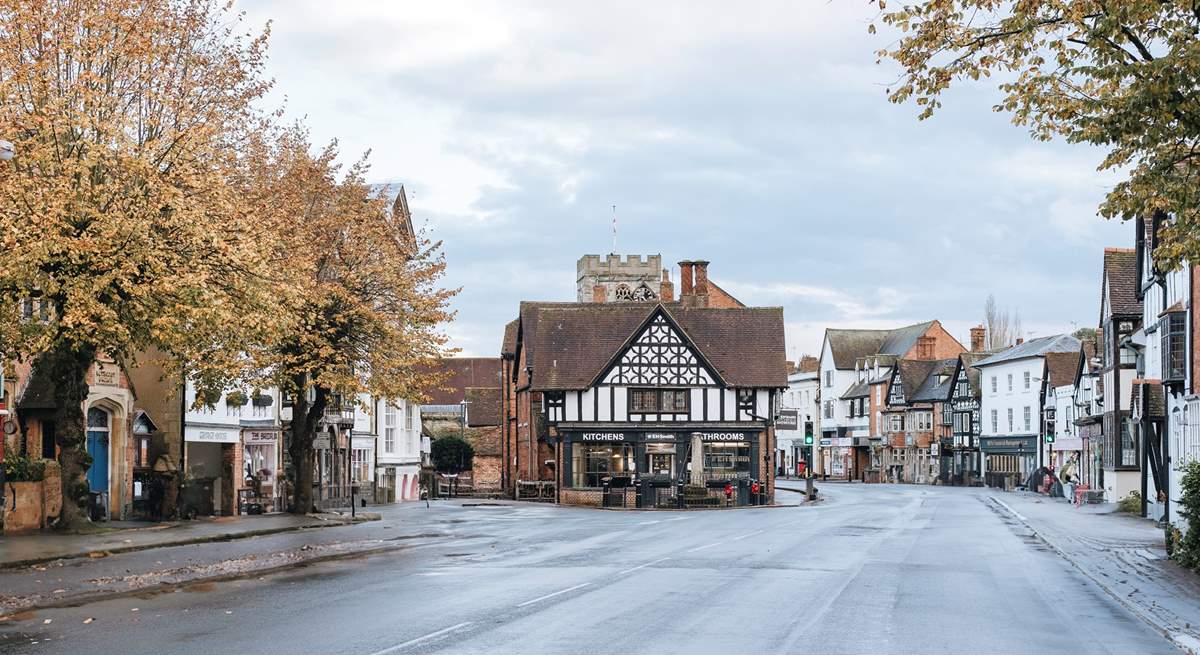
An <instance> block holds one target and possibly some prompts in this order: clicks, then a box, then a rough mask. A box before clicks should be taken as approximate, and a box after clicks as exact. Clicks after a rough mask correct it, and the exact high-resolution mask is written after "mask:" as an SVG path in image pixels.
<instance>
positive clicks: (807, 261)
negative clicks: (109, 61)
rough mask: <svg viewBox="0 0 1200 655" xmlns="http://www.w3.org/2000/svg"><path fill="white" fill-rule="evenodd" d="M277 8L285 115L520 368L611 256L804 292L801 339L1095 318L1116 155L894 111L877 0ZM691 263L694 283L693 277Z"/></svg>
mask: <svg viewBox="0 0 1200 655" xmlns="http://www.w3.org/2000/svg"><path fill="white" fill-rule="evenodd" d="M241 8H242V9H244V10H246V11H247V17H246V19H247V20H248V21H249V22H250V23H251V24H252V25H262V24H265V22H266V21H267V20H268V19H269V20H271V21H273V22H272V47H271V61H270V65H269V73H270V75H272V76H273V77H274V78H275V80H276V84H277V93H276V95H275V96H274V97H273V98H272V101H273V102H283V101H284V99H285V98H286V106H287V108H288V112H289V114H290V115H291V116H293V117H297V118H300V117H303V118H305V120H306V121H307V123H308V124H309V125H310V126H311V127H312V129H313V133H314V138H315V139H316V140H318V141H324V140H327V139H332V138H338V139H339V140H340V143H341V144H342V148H343V152H344V153H345V154H346V156H347V157H348V158H351V159H352V158H353V157H354V156H356V155H357V154H358V153H361V152H362V151H365V150H368V149H369V150H371V153H372V155H371V161H372V162H373V169H372V177H373V179H374V180H375V181H379V182H387V181H396V182H403V183H404V184H405V185H406V188H407V189H408V191H409V199H410V205H411V207H412V210H413V215H414V221H415V222H416V223H417V226H418V227H424V228H425V229H427V230H428V231H429V234H430V235H431V236H432V237H433V238H435V239H441V240H443V241H444V243H445V253H446V258H447V261H448V264H449V272H448V275H447V284H448V285H450V286H461V287H462V288H463V291H462V293H461V294H460V295H459V296H458V298H457V299H456V301H455V307H456V309H457V310H458V319H457V321H456V322H455V323H454V324H453V325H452V326H450V327H449V328H448V331H449V333H450V335H451V337H452V339H453V342H454V344H455V345H456V346H458V347H459V348H461V349H462V351H463V353H464V354H473V355H493V354H496V352H497V351H498V349H499V344H500V338H501V333H502V330H503V326H504V323H505V322H507V321H508V320H510V319H511V318H513V317H514V316H515V312H516V308H517V303H518V302H519V301H521V300H573V299H574V294H575V279H574V274H575V261H576V260H577V259H578V258H579V257H580V256H581V255H583V254H585V253H607V252H608V251H609V250H610V249H611V220H612V213H613V211H612V206H613V205H616V207H617V210H616V213H617V215H618V218H619V226H620V227H619V240H618V247H617V249H618V250H619V251H620V252H622V253H625V254H630V253H639V254H651V253H661V254H662V255H663V259H664V261H666V262H676V261H679V260H681V259H708V260H710V261H711V262H712V264H711V268H710V271H711V276H712V277H713V279H714V280H716V281H717V282H719V283H720V284H721V285H722V286H723V287H725V288H726V289H728V290H730V291H731V292H733V293H734V294H735V295H737V296H738V297H739V298H740V299H741V300H743V301H744V302H746V303H747V304H751V305H780V306H783V307H784V308H785V317H786V320H787V324H788V353H789V355H791V356H796V355H798V354H800V353H803V352H810V353H815V352H816V351H817V350H818V349H819V348H820V341H821V335H822V332H823V330H824V328H825V327H827V326H831V327H832V326H837V327H852V326H857V327H888V326H898V325H903V324H908V323H913V322H917V321H922V320H927V319H930V318H938V319H941V321H942V322H943V323H944V324H945V325H946V326H947V327H948V328H949V329H950V330H951V332H952V333H953V334H955V335H956V336H959V337H960V339H961V340H963V341H964V342H966V339H965V336H966V333H967V329H968V328H969V327H970V325H972V324H975V323H977V322H978V321H979V318H980V316H981V315H982V309H983V304H984V299H985V298H986V297H987V295H988V294H989V293H993V294H995V296H996V299H997V302H998V303H999V304H1000V305H1001V306H1007V307H1011V308H1014V309H1018V310H1019V311H1020V313H1021V316H1022V319H1023V321H1024V326H1025V328H1026V330H1027V331H1028V332H1029V333H1030V334H1031V335H1045V334H1051V333H1054V332H1061V331H1069V330H1071V329H1073V326H1076V325H1080V326H1082V325H1089V326H1090V325H1094V324H1095V323H1096V321H1097V318H1098V313H1099V309H1098V307H1097V305H1098V302H1099V284H1100V283H1099V275H1100V271H1099V269H1100V261H1101V249H1102V248H1103V247H1104V246H1105V245H1118V246H1122V245H1130V244H1129V243H1128V242H1130V241H1131V240H1132V229H1129V228H1127V227H1126V226H1124V225H1121V224H1114V223H1108V222H1105V221H1104V220H1102V219H1100V218H1098V217H1096V215H1095V207H1096V205H1097V203H1098V202H1099V200H1100V199H1101V197H1102V196H1103V194H1104V192H1105V190H1106V189H1107V188H1108V186H1110V185H1111V183H1112V176H1111V175H1101V174H1099V173H1097V172H1096V171H1095V167H1096V164H1097V163H1098V162H1099V160H1100V155H1099V153H1098V152H1096V151H1094V150H1089V149H1088V148H1085V147H1082V146H1070V145H1066V144H1062V143H1057V144H1054V143H1052V144H1045V143H1039V142H1035V141H1033V140H1031V139H1030V138H1029V137H1028V136H1027V134H1026V133H1025V132H1024V131H1023V130H1022V129H1020V128H1017V127H1014V126H1012V125H1011V124H1010V123H1009V121H1008V118H1007V117H1006V116H1004V115H1000V114H994V113H992V112H991V110H990V108H991V106H992V105H993V104H994V102H995V100H996V98H997V95H996V93H995V92H994V91H992V90H991V89H988V88H985V87H969V86H964V87H963V88H962V89H960V90H958V91H956V92H954V93H952V94H951V95H950V96H949V97H948V98H947V102H946V105H947V108H946V110H945V111H943V112H942V113H941V114H939V115H938V116H936V117H934V118H933V119H931V120H928V121H925V122H917V120H916V119H915V115H916V110H915V108H914V107H913V106H911V105H909V106H897V105H892V104H889V103H888V102H887V101H886V99H885V89H886V87H887V85H888V84H889V82H891V81H892V80H894V79H895V77H896V71H895V70H894V69H893V68H889V67H888V66H886V65H884V66H880V65H877V64H876V63H875V59H876V58H875V55H874V51H875V50H877V49H878V48H880V47H883V46H886V45H887V44H888V43H889V41H890V38H891V37H890V36H889V35H888V34H887V33H886V32H883V31H881V33H880V34H878V35H869V34H868V33H867V25H868V23H869V21H870V20H871V18H872V17H873V11H872V8H871V7H870V6H869V5H868V3H867V2H865V0H863V1H855V2H850V1H849V0H836V1H817V0H804V1H802V2H742V3H734V4H731V3H728V2H694V1H689V2H652V3H647V2H627V3H626V2H604V3H596V2H588V3H585V2H544V3H524V2H519V1H516V0H504V1H503V2H487V1H478V2H471V3H457V2H450V1H446V0H439V1H438V2H384V1H382V0H380V1H377V2H367V1H365V0H364V1H360V2H338V3H331V2H322V1H318V0H304V1H300V0H247V1H246V2H243V3H242V4H241ZM672 278H673V279H675V280H678V270H677V267H673V271H672Z"/></svg>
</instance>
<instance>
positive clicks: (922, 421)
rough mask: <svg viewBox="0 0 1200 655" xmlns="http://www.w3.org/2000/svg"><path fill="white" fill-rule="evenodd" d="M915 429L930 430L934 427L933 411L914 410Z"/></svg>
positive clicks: (920, 430)
mask: <svg viewBox="0 0 1200 655" xmlns="http://www.w3.org/2000/svg"><path fill="white" fill-rule="evenodd" d="M913 429H914V430H916V431H918V432H928V431H930V430H932V429H933V412H913Z"/></svg>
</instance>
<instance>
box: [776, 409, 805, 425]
mask: <svg viewBox="0 0 1200 655" xmlns="http://www.w3.org/2000/svg"><path fill="white" fill-rule="evenodd" d="M775 429H777V430H798V429H800V413H799V412H797V411H796V410H794V409H781V410H779V416H778V417H777V418H776V419H775Z"/></svg>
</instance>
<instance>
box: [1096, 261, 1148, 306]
mask: <svg viewBox="0 0 1200 655" xmlns="http://www.w3.org/2000/svg"><path fill="white" fill-rule="evenodd" d="M1104 285H1105V288H1106V289H1107V290H1108V305H1109V308H1110V310H1111V311H1112V313H1113V316H1138V317H1140V316H1141V315H1142V301H1141V299H1140V298H1138V293H1137V291H1138V279H1137V253H1136V252H1134V250H1133V248H1105V249H1104Z"/></svg>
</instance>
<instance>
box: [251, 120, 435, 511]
mask: <svg viewBox="0 0 1200 655" xmlns="http://www.w3.org/2000/svg"><path fill="white" fill-rule="evenodd" d="M261 145H262V148H263V154H262V155H261V159H262V161H264V162H266V165H265V166H263V168H262V170H263V171H264V174H265V175H266V176H267V178H266V179H263V180H260V181H258V182H255V183H254V184H252V185H251V187H252V188H259V189H266V190H267V194H266V195H264V196H262V197H260V198H257V199H256V200H255V201H254V202H255V203H256V204H257V205H258V206H259V207H260V208H261V216H262V217H263V219H264V220H263V223H262V226H263V228H264V229H268V230H271V231H272V232H274V234H275V235H276V238H275V239H274V243H276V244H277V245H278V248H279V251H278V252H277V254H276V256H275V259H276V261H278V262H279V265H280V268H279V270H280V271H281V275H282V281H283V282H285V283H286V287H287V296H286V299H283V298H281V302H280V304H279V307H278V311H279V312H280V313H285V312H286V313H288V314H289V317H288V320H287V323H288V324H289V325H291V326H292V328H291V329H290V330H289V331H287V332H283V333H281V334H280V336H279V338H278V340H277V341H276V342H275V344H274V347H273V348H272V350H271V351H270V352H269V353H268V356H267V358H266V359H265V360H263V370H265V371H267V372H268V375H269V376H270V377H271V379H272V380H273V383H274V384H277V385H278V386H279V387H280V388H282V389H283V390H284V391H285V392H287V393H288V394H289V395H291V397H292V398H293V405H292V421H291V431H292V435H291V441H290V445H289V455H290V457H291V461H292V465H293V467H294V480H293V497H292V501H293V503H292V507H293V511H295V512H298V513H305V512H308V511H310V510H311V509H312V507H313V474H314V471H313V468H314V467H313V439H314V438H315V436H316V435H317V433H318V431H319V430H320V429H321V427H322V419H323V418H324V417H325V413H326V409H336V410H340V409H341V408H340V407H337V406H336V405H335V404H334V403H335V401H336V400H337V399H339V398H341V399H344V400H343V401H342V402H353V400H354V399H355V398H356V396H357V395H358V394H360V393H365V394H370V395H372V396H375V397H383V398H407V399H412V400H416V401H420V400H421V399H422V398H423V397H424V394H425V392H426V390H427V389H432V388H434V387H436V385H437V384H438V382H439V381H438V380H437V379H436V378H435V377H434V376H431V375H429V374H428V371H429V370H431V369H432V368H433V367H432V366H430V364H431V363H432V362H433V360H435V359H437V358H440V357H442V356H444V355H445V354H447V349H446V347H445V345H446V337H445V335H444V334H443V333H442V331H441V327H442V326H443V324H444V323H446V322H447V321H449V320H450V319H451V317H452V316H451V314H450V312H449V311H448V309H447V302H448V301H449V299H450V298H451V297H452V296H453V295H454V293H455V291H453V290H445V289H442V288H440V287H439V286H438V282H439V280H440V278H441V276H442V274H443V271H444V269H445V263H444V261H443V259H442V256H441V254H440V244H438V243H432V242H430V241H428V240H427V239H425V238H424V237H422V236H420V235H415V234H414V233H413V231H412V226H411V223H410V222H409V220H408V217H407V216H402V215H399V214H396V213H393V212H390V211H389V209H388V204H387V198H386V194H383V193H377V192H376V191H375V190H374V189H373V188H372V187H371V186H369V185H367V184H366V183H365V175H366V173H367V170H368V168H367V164H366V159H365V157H364V158H363V159H362V160H359V161H358V162H357V163H355V164H354V165H352V166H350V167H348V168H347V170H345V171H343V170H342V168H341V166H339V165H338V163H337V157H338V151H337V147H336V144H331V145H329V146H328V147H326V148H324V149H322V150H321V151H320V152H319V153H317V154H315V155H314V154H312V153H311V151H312V147H311V145H310V143H309V139H308V135H307V133H306V132H305V131H304V130H303V129H301V128H299V127H295V128H291V129H287V130H285V131H284V132H283V133H282V134H280V135H278V137H276V138H273V139H272V140H270V141H265V142H263V143H262V144H261ZM268 217H269V220H268Z"/></svg>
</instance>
